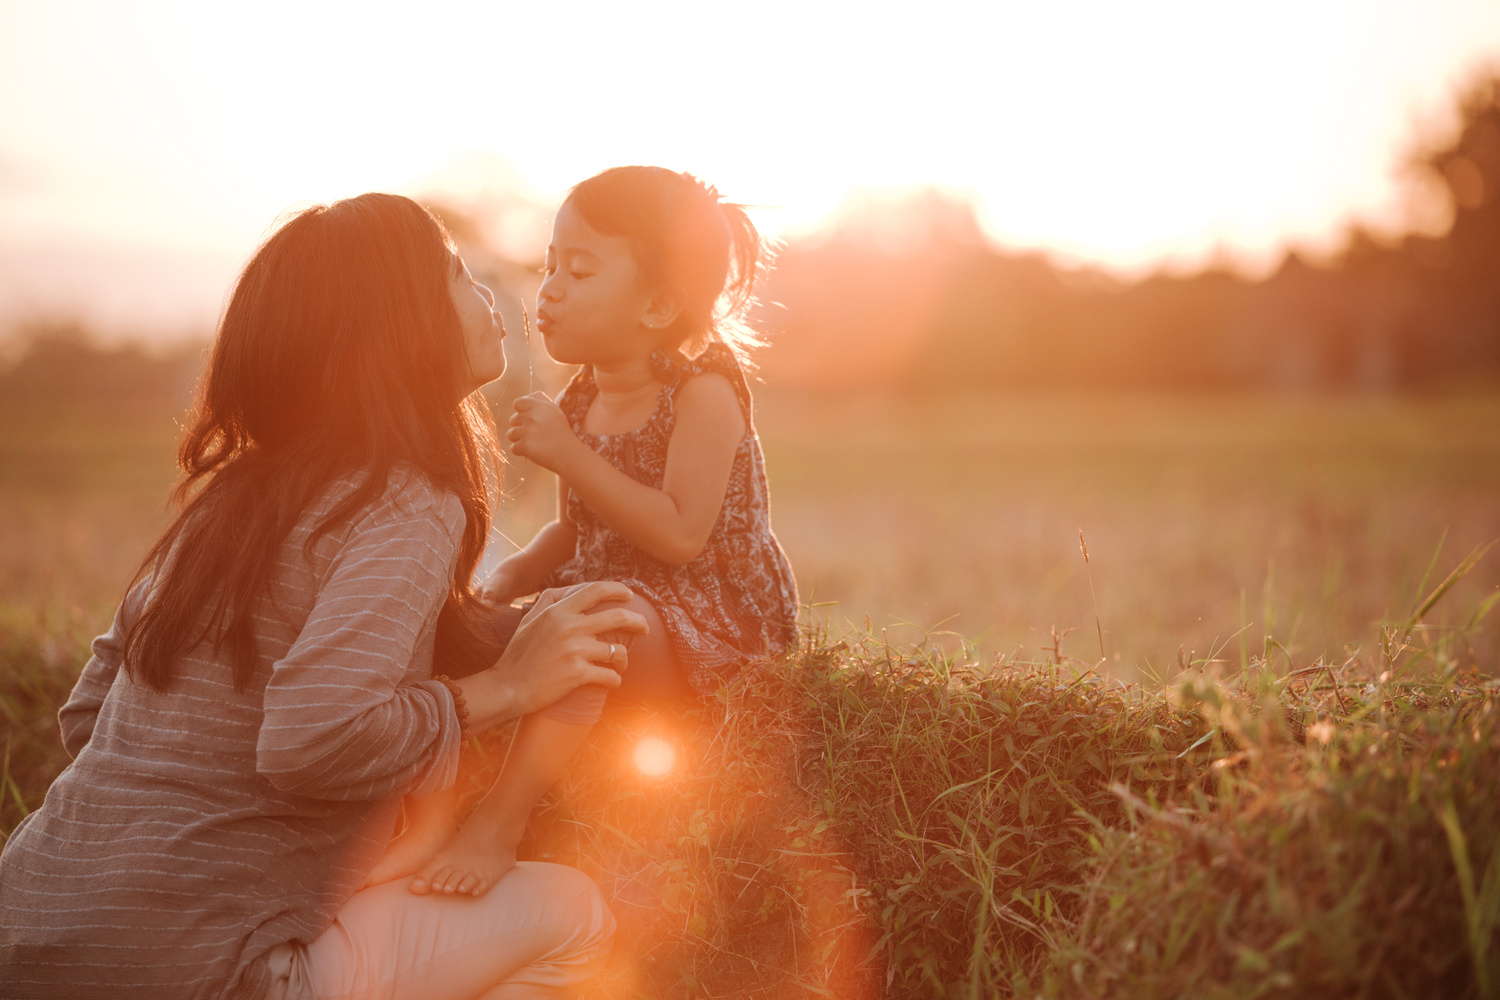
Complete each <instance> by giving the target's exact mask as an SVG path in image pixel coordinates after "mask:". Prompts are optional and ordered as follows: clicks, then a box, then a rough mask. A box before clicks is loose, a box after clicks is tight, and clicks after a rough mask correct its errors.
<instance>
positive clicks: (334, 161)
mask: <svg viewBox="0 0 1500 1000" xmlns="http://www.w3.org/2000/svg"><path fill="white" fill-rule="evenodd" d="M0 20H3V23H4V30H0V234H4V238H3V239H0V251H3V250H4V249H5V246H4V244H7V243H9V244H13V246H12V247H11V249H12V250H13V251H15V253H16V254H17V255H19V256H21V257H29V256H35V253H34V248H35V247H36V246H37V245H39V244H41V243H43V242H46V241H51V242H52V243H61V242H67V241H72V242H73V243H75V244H91V245H100V244H105V243H107V244H110V245H116V246H125V245H132V246H134V247H137V248H140V247H156V248H165V249H167V250H171V251H172V252H175V253H178V254H179V255H181V254H183V253H184V252H191V253H194V254H202V253H205V252H212V253H217V254H221V255H228V256H230V257H233V258H234V259H235V260H238V259H242V258H243V256H244V254H245V253H247V252H248V249H249V248H250V247H253V246H254V245H255V244H256V242H258V240H259V239H260V238H261V237H262V236H263V235H264V233H265V232H266V230H267V227H268V226H269V224H270V223H271V221H272V219H274V218H275V217H276V216H277V215H278V214H279V213H281V212H283V211H285V210H286V209H287V208H288V207H290V206H294V205H296V204H299V203H306V202H308V201H311V200H326V199H331V198H337V197H342V196H345V195H351V194H357V193H359V192H360V191H364V190H376V189H378V190H393V191H400V192H405V193H412V194H433V195H439V196H441V195H442V194H443V193H444V190H445V188H447V187H449V186H453V187H465V186H472V185H465V184H464V183H463V181H462V176H461V175H462V174H463V173H464V171H465V167H464V164H465V163H473V162H482V161H483V159H484V158H488V159H489V161H490V162H493V163H496V164H504V165H506V169H509V170H510V171H512V173H511V174H510V175H509V176H508V177H507V178H506V179H505V183H507V184H512V183H513V184H517V185H519V186H521V187H523V188H524V189H525V193H526V194H527V195H528V196H530V197H532V198H534V199H535V200H536V202H537V203H539V204H541V205H544V206H552V205H555V204H556V202H557V200H558V199H559V198H560V197H561V196H562V194H563V192H564V191H566V189H567V188H568V187H569V186H570V185H571V184H573V183H576V182H577V181H578V180H580V179H582V178H584V177H587V176H589V175H590V174H592V173H595V172H597V171H598V170H600V169H603V168H605V167H609V166H614V165H617V164H621V163H659V164H665V165H671V166H674V167H678V168H681V169H687V170H692V171H693V172H695V173H698V174H699V175H701V176H703V177H704V178H706V179H707V180H709V181H711V182H712V183H714V184H716V185H717V186H718V188H719V189H720V190H721V191H723V192H724V193H725V194H726V195H727V196H728V197H731V198H733V199H735V200H738V201H742V202H749V203H751V204H755V205H760V206H764V209H765V211H764V213H763V215H762V216H760V218H762V219H763V220H764V221H765V222H766V224H767V228H769V229H771V230H772V231H779V232H781V233H782V234H790V233H794V232H797V231H801V230H805V229H808V228H811V227H812V226H814V225H816V224H817V223H818V221H819V220H821V219H822V218H824V217H825V216H826V215H827V214H828V213H829V212H830V211H832V210H834V209H835V208H837V207H838V206H840V205H841V204H845V203H846V202H847V201H848V200H849V199H850V197H851V194H852V193H857V192H859V191H866V192H870V191H881V190H888V189H893V188H908V189H909V188H914V187H922V186H927V185H932V186H935V187H939V188H942V189H944V190H946V191H949V192H952V193H955V194H957V195H959V196H961V197H964V198H968V199H971V200H972V201H973V202H974V203H975V205H976V206H977V208H978V211H979V215H980V218H981V220H982V222H983V223H984V225H985V227H986V229H987V230H988V232H989V234H990V235H991V236H992V237H994V238H995V239H996V240H998V241H1000V242H1002V243H1005V244H1007V245H1010V246H1019V247H1035V248H1042V249H1045V250H1047V251H1048V252H1050V253H1052V254H1054V255H1057V256H1059V257H1061V258H1063V259H1065V260H1066V261H1068V262H1071V263H1079V262H1085V261H1086V262H1093V263H1100V264H1103V265H1105V266H1106V267H1109V268H1111V269H1113V270H1115V271H1116V272H1118V273H1140V272H1141V271H1142V270H1144V269H1146V268H1150V267H1155V266H1159V265H1161V264H1164V263H1166V264H1171V265H1175V266H1177V267H1179V268H1182V267H1191V266H1196V265H1198V264H1201V263H1202V262H1204V261H1206V260H1209V259H1229V260H1233V261H1239V262H1247V263H1249V264H1251V265H1252V266H1253V265H1256V264H1261V265H1263V264H1264V262H1265V261H1266V260H1269V259H1273V258H1276V257H1277V256H1278V255H1279V254H1280V252H1281V251H1282V250H1283V249H1284V247H1285V246H1286V245H1287V244H1288V243H1298V244H1302V245H1308V244H1313V245H1316V244H1318V243H1319V242H1320V241H1321V242H1325V243H1326V242H1335V241H1337V240H1338V239H1339V238H1340V237H1341V234H1342V232H1343V230H1344V227H1345V226H1346V225H1347V223H1348V222H1350V221H1351V220H1356V219H1358V220H1363V221H1365V222H1366V223H1369V224H1371V225H1374V226H1376V227H1377V228H1385V229H1390V228H1399V227H1400V226H1401V225H1402V224H1403V222H1402V220H1403V218H1404V213H1408V207H1406V206H1405V203H1404V202H1403V200H1402V193H1401V192H1402V189H1401V188H1400V186H1399V185H1398V184H1397V183H1396V182H1395V180H1394V178H1393V176H1392V175H1393V173H1394V170H1395V167H1396V165H1397V164H1398V163H1399V162H1400V157H1401V155H1402V152H1403V146H1409V145H1410V144H1411V142H1412V140H1413V139H1414V138H1415V129H1416V126H1417V124H1418V122H1419V120H1420V119H1421V117H1422V116H1423V115H1430V114H1432V113H1433V111H1434V109H1437V108H1441V107H1443V106H1444V104H1445V101H1447V99H1448V98H1449V96H1450V93H1451V88H1452V87H1453V86H1454V85H1455V84H1456V83H1458V82H1459V80H1460V78H1461V77H1463V76H1464V74H1465V73H1466V72H1467V71H1469V70H1470V69H1472V68H1473V67H1474V66H1475V65H1476V62H1477V60H1478V59H1479V58H1480V57H1481V56H1482V54H1483V53H1485V52H1488V51H1493V50H1495V49H1496V47H1497V46H1500V5H1497V4H1495V3H1493V0H1428V2H1424V3H1418V2H1417V0H1329V2H1327V3H1320V4H1313V5H1309V4H1306V3H1305V2H1303V0H1266V2H1264V3H1261V4H1256V5H1248V6H1247V5H1225V4H1202V3H1194V2H1189V0H1141V2H1139V3H1134V4H1123V5H1122V4H1118V3H1108V2H1103V0H1099V2H1079V3H1068V4H1029V5H1023V4H984V5H976V4H971V3H959V2H956V0H936V2H935V3H933V4H929V5H927V6H925V7H923V8H922V9H921V11H920V12H919V13H918V14H912V13H911V12H905V13H902V14H901V15H900V16H892V15H890V14H887V13H884V12H882V11H881V10H880V9H879V8H867V9H862V10H861V9H855V8H852V7H850V5H847V4H835V3H830V2H808V0H795V2H794V0H765V2H764V3H762V4H758V5H756V6H755V8H754V13H753V16H747V14H746V12H745V9H744V8H742V7H736V6H734V5H714V4H709V5H703V4H697V3H688V2H687V0H643V2H642V3H641V4H636V5H620V4H604V3H602V2H599V3H590V2H584V3H583V4H582V5H581V8H580V9H571V8H570V14H569V16H567V17H559V16H557V14H556V12H555V10H554V9H553V8H550V7H548V6H547V5H542V4H531V5H524V4H523V5H513V4H503V5H495V4H481V3H477V2H460V3H457V4H454V5H450V6H448V7H444V8H441V13H435V14H432V15H431V16H419V15H416V14H414V13H413V12H411V11H408V10H406V9H404V8H402V9H397V8H395V7H393V6H391V5H387V4H380V3H376V4H368V5H367V4H362V5H358V6H356V5H354V4H352V3H319V4H305V3H294V2H292V0H267V2H266V3H264V4H261V5H258V6H257V7H256V9H255V13H254V14H253V15H247V14H246V13H245V12H244V11H243V10H242V9H241V8H238V7H231V6H222V5H213V4H206V5H205V4H194V3H188V2H185V0H138V2H135V3H131V4H128V5H126V4H120V5H89V4H84V3H83V2H82V0H57V2H56V3H49V4H38V5H11V7H10V8H8V9H7V11H6V13H5V14H4V15H3V18H0ZM476 156H477V157H479V158H480V160H478V161H476V160H475V159H474V158H475V157H476ZM498 172H503V170H502V171H498ZM456 193H460V194H461V193H462V192H456ZM23 242H24V245H22V243H23ZM94 270H95V271H98V270H99V269H98V268H95V269H94ZM161 270H163V272H165V271H166V268H162V269H161ZM221 270H223V271H225V272H227V273H229V274H232V270H233V269H232V267H228V266H227V265H226V267H224V268H221ZM4 277H5V276H4V275H3V273H0V279H3V278H4ZM92 280H94V276H93V275H83V274H80V275H79V280H78V283H77V287H76V288H73V289H71V290H69V291H68V292H66V293H64V292H59V293H58V295H57V296H56V297H57V298H58V299H59V300H60V301H68V299H69V296H71V297H72V299H74V300H78V299H87V298H89V297H90V296H91V295H93V292H92V291H90V283H91V281H92ZM177 280H178V283H179V284H184V283H187V282H190V281H201V282H203V283H205V284H207V283H209V282H208V279H200V278H198V277H195V276H193V275H190V274H187V273H186V272H183V273H181V275H180V278H179V279H177ZM11 283H12V284H17V283H18V282H17V281H12V282H11ZM4 284H5V282H4V281H3V280H0V285H4ZM212 284H214V285H215V287H213V288H211V289H210V291H211V292H212V293H214V294H213V295H211V296H207V298H211V299H213V300H214V301H217V294H218V293H219V292H221V291H222V287H223V276H221V275H219V274H217V273H216V274H215V276H214V277H213V279H212ZM3 292H4V289H3V288H0V293H3ZM3 298H4V296H3V295H0V304H3ZM38 305H39V306H40V305H44V303H39V304H38ZM113 308H114V309H115V311H116V312H120V313H128V312H130V311H131V310H132V309H135V310H136V311H137V312H141V311H143V310H146V309H148V308H149V303H146V302H135V301H133V300H132V301H124V300H122V302H121V303H120V304H117V306H115V307H113Z"/></svg>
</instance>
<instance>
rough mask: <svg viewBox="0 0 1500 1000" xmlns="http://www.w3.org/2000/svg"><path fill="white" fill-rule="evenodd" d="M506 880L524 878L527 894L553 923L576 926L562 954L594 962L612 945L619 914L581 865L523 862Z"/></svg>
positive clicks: (559, 955)
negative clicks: (578, 866) (579, 866)
mask: <svg viewBox="0 0 1500 1000" xmlns="http://www.w3.org/2000/svg"><path fill="white" fill-rule="evenodd" d="M505 878H506V879H521V880H524V882H525V883H526V885H525V887H524V889H525V894H526V895H527V896H528V897H529V898H531V899H534V900H538V901H540V902H541V903H542V905H543V906H544V907H545V909H546V913H545V914H544V915H543V916H544V919H546V920H547V921H548V922H549V923H553V924H555V925H562V926H566V927H571V928H572V934H571V935H569V937H568V939H567V941H566V942H565V943H564V944H563V945H560V946H559V947H558V949H557V951H558V957H559V958H562V957H565V955H564V953H566V955H567V956H572V958H573V959H574V960H576V961H584V962H588V961H593V960H594V959H596V958H598V957H600V956H601V955H602V954H603V953H604V951H605V950H606V949H607V948H608V947H609V944H610V942H611V941H612V940H613V939H614V934H615V915H614V914H613V913H611V912H610V909H609V905H608V904H607V903H606V902H605V901H604V894H603V893H602V892H600V891H599V887H598V886H597V885H595V884H594V880H593V879H591V878H589V877H588V876H587V875H585V874H584V873H583V872H581V871H579V870H578V869H577V868H570V867H568V866H567V865H558V864H552V863H551V862H547V861H522V862H520V863H518V864H517V865H516V867H515V869H514V870H513V871H511V872H510V873H509V874H508V875H506V876H505Z"/></svg>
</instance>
